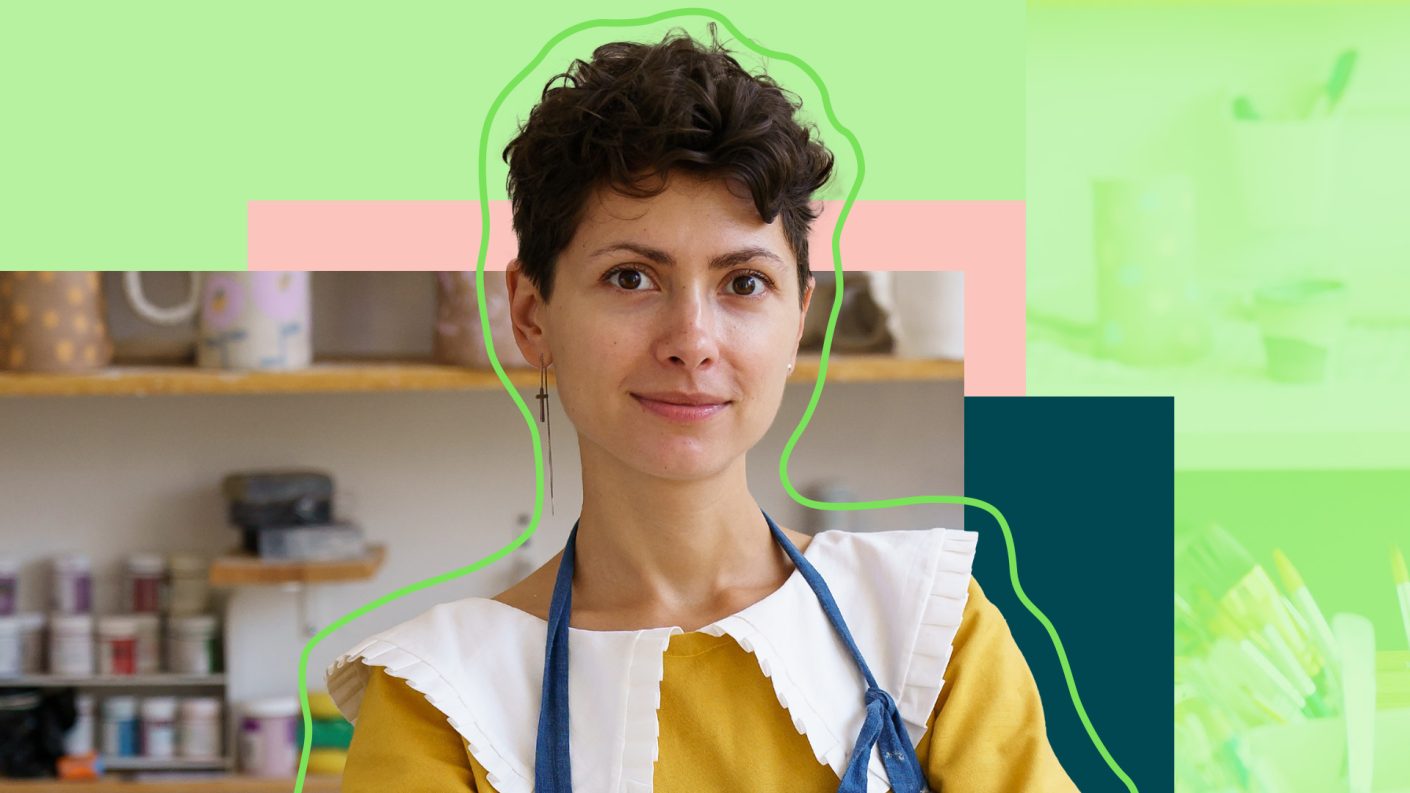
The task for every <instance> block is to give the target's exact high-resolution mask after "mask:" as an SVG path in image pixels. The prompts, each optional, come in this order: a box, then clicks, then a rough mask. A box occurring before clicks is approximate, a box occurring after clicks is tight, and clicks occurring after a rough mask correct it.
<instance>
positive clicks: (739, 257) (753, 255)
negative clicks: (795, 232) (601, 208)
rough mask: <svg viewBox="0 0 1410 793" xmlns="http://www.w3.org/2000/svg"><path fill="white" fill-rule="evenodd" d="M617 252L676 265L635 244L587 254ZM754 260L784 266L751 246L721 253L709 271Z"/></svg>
mask: <svg viewBox="0 0 1410 793" xmlns="http://www.w3.org/2000/svg"><path fill="white" fill-rule="evenodd" d="M619 251H629V252H631V253H635V254H636V255H638V256H641V257H642V258H645V259H650V260H651V261H652V262H654V263H656V264H660V265H664V266H668V267H671V266H675V263H676V260H675V257H673V256H671V254H669V253H667V252H665V251H663V250H661V249H660V248H653V247H651V246H650V245H642V244H640V243H636V242H614V243H612V244H610V245H607V246H604V247H602V248H598V249H597V250H595V251H593V252H592V253H591V254H589V256H590V257H597V256H602V255H605V254H608V253H617V252H619ZM755 259H769V260H771V261H773V262H775V263H777V264H779V265H783V264H784V261H783V259H781V258H779V255H778V254H776V253H774V252H773V251H771V250H769V249H768V248H764V247H760V246H758V245H751V246H749V247H747V248H740V249H739V250H736V251H730V252H729V253H722V254H720V255H718V256H716V257H715V258H713V259H711V260H710V269H711V270H722V269H727V268H730V267H735V266H737V265H740V264H743V263H745V262H748V261H753V260H755Z"/></svg>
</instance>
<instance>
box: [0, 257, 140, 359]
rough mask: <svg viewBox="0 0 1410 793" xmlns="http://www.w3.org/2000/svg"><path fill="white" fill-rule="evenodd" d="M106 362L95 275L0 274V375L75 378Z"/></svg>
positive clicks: (108, 353) (107, 344)
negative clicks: (7, 372) (6, 371)
mask: <svg viewBox="0 0 1410 793" xmlns="http://www.w3.org/2000/svg"><path fill="white" fill-rule="evenodd" d="M112 357H113V345H112V342H111V341H110V340H109V338H108V325H107V319H106V316H105V313H104V303H103V289H102V282H101V281H100V280H99V277H98V273H96V272H52V271H44V272H23V271H16V272H8V273H0V369H9V370H12V371H16V372H81V371H86V370H90V369H98V368H102V367H104V366H107V365H108V363H109V362H110V361H111V360H112Z"/></svg>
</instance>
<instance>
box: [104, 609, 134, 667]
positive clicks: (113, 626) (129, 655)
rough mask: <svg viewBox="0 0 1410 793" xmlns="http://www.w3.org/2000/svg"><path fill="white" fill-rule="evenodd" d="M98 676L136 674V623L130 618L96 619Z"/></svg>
mask: <svg viewBox="0 0 1410 793" xmlns="http://www.w3.org/2000/svg"><path fill="white" fill-rule="evenodd" d="M98 674H100V675H135V674H137V622H136V621H135V620H133V619H132V617H131V616H125V615H112V616H106V617H99V618H98Z"/></svg>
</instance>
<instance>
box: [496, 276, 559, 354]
mask: <svg viewBox="0 0 1410 793" xmlns="http://www.w3.org/2000/svg"><path fill="white" fill-rule="evenodd" d="M504 285H505V287H506V289H507V290H508V292H509V319H510V322H511V323H512V324H513V326H514V342H515V343H516V344H518V345H519V352H521V353H523V354H524V360H526V361H528V362H529V363H530V364H531V365H533V366H538V365H539V360H540V357H542V360H543V361H544V362H545V363H551V362H552V357H553V356H552V355H550V354H549V351H548V334H547V329H546V328H545V327H544V322H543V319H544V317H543V307H544V302H543V297H542V296H541V295H540V294H539V290H538V287H536V286H534V284H533V282H532V281H530V280H529V278H528V276H526V275H524V270H523V266H522V264H521V263H520V261H519V260H518V259H515V260H513V261H511V262H510V263H509V266H508V267H506V268H505V270H504Z"/></svg>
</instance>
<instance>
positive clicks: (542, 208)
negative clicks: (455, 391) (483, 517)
mask: <svg viewBox="0 0 1410 793" xmlns="http://www.w3.org/2000/svg"><path fill="white" fill-rule="evenodd" d="M713 32H714V31H713V28H712V35H713ZM560 77H566V79H565V82H564V84H563V85H561V86H556V87H555V86H554V85H553V81H550V83H549V87H548V88H546V89H545V92H544V95H543V98H542V101H541V103H540V104H539V105H538V106H537V107H536V108H535V109H534V111H533V113H532V114H531V115H530V117H529V119H528V121H527V122H526V123H525V124H524V125H523V126H522V128H521V129H520V131H519V134H518V136H517V137H516V138H515V139H514V140H513V141H512V142H511V143H510V144H509V146H508V147H507V149H506V151H505V157H506V159H507V160H508V162H509V167H510V172H509V191H510V195H511V197H512V199H513V206H514V226H515V231H516V232H517V234H518V237H519V258H518V259H516V260H515V261H514V262H512V263H511V264H510V266H509V269H508V271H507V273H506V279H507V284H508V289H509V293H510V303H511V313H512V319H513V323H514V333H515V341H516V342H517V344H518V346H519V349H520V350H521V351H522V352H523V353H524V355H525V357H526V358H527V359H528V360H530V361H538V362H540V363H541V366H543V367H547V366H554V367H555V368H556V373H557V383H558V389H559V398H560V401H561V403H562V406H563V410H564V411H565V412H566V413H567V414H568V416H569V418H570V419H571V420H572V423H573V425H574V428H575V429H576V431H577V433H578V440H579V449H580V453H581V456H582V475H583V506H582V512H581V515H580V518H579V520H578V523H577V524H575V526H574V528H573V531H572V533H571V535H570V537H569V540H568V543H567V546H566V547H565V548H564V550H563V552H562V553H560V554H559V555H557V556H555V557H554V558H553V559H551V560H549V561H548V562H547V563H546V564H545V565H544V566H543V567H541V568H540V569H538V570H537V571H535V572H534V573H532V574H531V575H529V576H528V577H527V578H526V579H524V580H523V581H521V582H519V583H518V584H516V585H514V586H513V587H511V588H510V589H508V590H507V591H505V592H502V593H500V594H498V595H496V596H495V597H493V598H467V599H464V600H460V601H456V602H453V603H446V604H441V605H439V606H436V607H434V608H432V609H431V610H429V611H428V612H426V613H425V614H423V615H421V616H420V617H417V618H416V619H413V620H410V621H408V622H406V623H403V624H402V625H399V626H397V627H395V628H392V629H390V630H388V631H385V632H383V633H381V634H378V635H377V636H374V637H371V638H370V639H368V640H366V641H364V642H362V643H361V644H359V645H358V646H357V647H356V648H354V649H353V650H351V651H349V652H348V653H346V654H345V655H344V656H343V657H341V658H339V659H338V660H337V661H336V662H335V663H334V665H333V666H332V667H330V669H329V690H330V692H331V693H332V694H333V696H334V698H335V700H336V701H337V702H338V704H339V706H340V708H342V710H343V712H344V714H345V715H347V716H348V717H349V718H350V719H354V720H355V723H356V725H357V726H356V730H355V733H354V737H353V742H352V746H351V749H350V751H349V755H348V761H347V767H346V771H345V774H344V778H343V790H344V791H346V793H361V791H379V792H380V791H387V790H419V791H466V790H474V791H497V792H498V793H527V791H550V790H551V791H567V790H576V791H579V793H593V792H595V791H651V790H655V791H660V792H661V793H673V792H674V791H702V790H730V791H736V790H748V791H756V790H764V791H783V790H787V791H836V790H843V791H856V792H857V793H861V792H862V791H867V790H870V791H884V790H887V789H894V790H896V791H898V793H900V792H901V791H914V790H923V789H926V788H927V787H928V788H932V789H936V790H939V789H942V788H943V789H944V790H945V791H946V792H947V793H954V792H955V791H979V790H986V791H987V790H992V791H1001V790H1002V791H1019V790H1043V791H1052V790H1075V788H1074V787H1073V785H1072V783H1071V781H1070V780H1069V779H1068V778H1067V776H1066V774H1065V773H1064V772H1063V770H1062V768H1061V766H1060V765H1059V763H1058V761H1057V759H1056V757H1055V756H1054V755H1053V752H1052V750H1051V748H1050V746H1049V744H1048V742H1047V738H1046V735H1045V731H1044V725H1043V715H1042V708H1041V704H1040V702H1039V699H1038V695H1037V691H1036V688H1035V686H1034V683H1033V679H1032V676H1031V674H1030V673H1029V671H1028V668H1027V666H1026V665H1025V664H1024V661H1023V658H1022V656H1021V655H1020V654H1019V652H1018V649H1017V647H1016V645H1015V644H1014V642H1013V639H1012V637H1011V636H1010V634H1009V632H1008V629H1007V626H1006V625H1005V623H1004V621H1003V618H1002V617H1001V616H1000V615H999V613H998V612H997V610H996V609H995V608H994V607H993V605H992V604H990V603H989V602H988V601H986V600H985V599H984V596H983V593H982V592H981V591H980V589H979V587H978V585H977V584H976V583H975V582H974V581H973V579H972V578H971V576H970V566H971V563H972V560H973V552H974V547H975V546H974V535H973V534H972V533H969V532H961V531H953V530H946V529H934V530H929V531H896V532H876V533H855V534H853V533H845V532H824V533H822V534H819V535H817V536H816V537H809V536H807V535H804V534H801V533H799V532H796V531H793V530H791V529H786V528H783V527H780V526H778V524H777V523H776V522H774V521H773V519H772V518H771V517H769V516H768V515H767V514H764V513H763V512H762V511H761V510H760V508H759V506H758V504H757V502H756V501H755V499H754V497H753V496H752V495H751V494H750V492H749V488H748V486H747V482H746V478H745V454H746V452H747V451H748V450H749V449H750V448H751V447H753V446H754V445H755V444H756V443H757V442H758V441H759V440H760V438H762V436H763V435H764V433H765V431H766V430H767V429H768V428H769V425H770V424H771V423H772V421H773V420H774V417H775V415H776V413H777V411H778V407H779V404H780V401H781V399H782V396H783V390H784V385H785V381H786V378H787V375H788V373H789V372H790V371H792V369H793V365H794V363H793V362H794V359H795V357H796V354H797V349H798V341H799V338H800V336H801V334H802V331H803V317H804V316H805V314H806V312H807V310H808V305H809V302H810V300H811V297H812V290H813V279H812V275H811V272H810V269H809V266H808V249H807V234H808V228H809V224H810V222H811V221H812V220H813V219H814V218H815V217H816V215H815V213H814V211H813V210H812V209H811V208H810V206H809V201H810V199H811V197H812V195H813V193H814V192H815V191H816V190H817V189H818V188H819V187H821V186H822V185H823V184H824V183H825V182H826V181H827V179H828V177H829V175H830V174H831V171H832V165H833V159H832V155H831V154H830V153H829V152H828V151H827V150H826V149H825V148H824V147H823V146H822V145H821V144H820V143H819V142H818V141H817V140H816V139H815V138H814V137H813V135H812V132H813V131H812V130H811V129H810V128H806V127H804V126H802V125H800V124H799V123H798V121H797V120H796V119H795V117H794V114H795V111H796V110H797V106H796V105H795V104H793V103H791V102H790V101H789V100H788V99H787V98H786V96H785V94H784V93H783V92H782V91H781V90H780V89H779V88H778V87H777V86H776V85H775V84H774V83H773V82H772V81H771V80H770V79H769V78H767V77H765V76H753V75H750V74H748V73H747V72H745V71H744V70H743V69H741V68H740V66H739V64H738V63H737V62H736V61H734V59H733V58H731V57H730V56H729V54H728V53H727V52H726V51H725V50H723V49H722V48H721V47H720V46H719V44H718V43H717V42H712V45H711V46H709V47H702V46H701V45H698V44H697V43H696V42H694V41H693V40H691V39H690V38H689V37H686V36H683V35H681V36H667V37H666V39H665V40H663V41H662V42H661V43H660V44H657V45H654V46H647V45H641V44H631V43H617V44H609V45H605V46H603V47H600V48H599V49H598V50H596V51H595V52H594V55H593V59H592V61H591V62H583V61H577V62H575V63H574V64H573V67H572V68H571V69H570V71H569V72H568V73H567V74H566V75H560ZM556 79H557V78H555V80H556ZM569 649H571V653H569V652H568V650H569ZM570 659H571V661H570ZM942 684H943V686H942Z"/></svg>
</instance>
